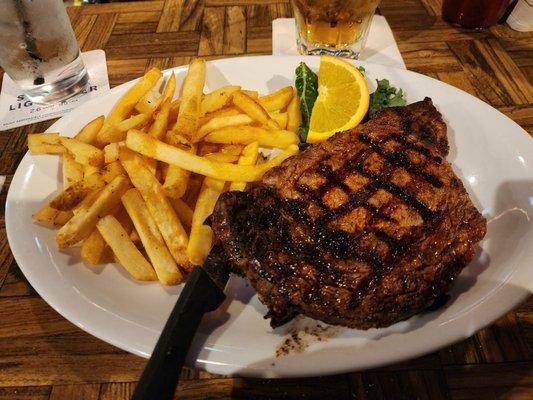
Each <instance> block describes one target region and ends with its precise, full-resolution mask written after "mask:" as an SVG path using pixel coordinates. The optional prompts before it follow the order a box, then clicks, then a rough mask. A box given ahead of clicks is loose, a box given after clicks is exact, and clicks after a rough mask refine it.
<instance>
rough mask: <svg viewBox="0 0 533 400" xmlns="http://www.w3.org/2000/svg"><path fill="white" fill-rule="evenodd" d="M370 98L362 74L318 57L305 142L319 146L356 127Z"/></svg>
mask: <svg viewBox="0 0 533 400" xmlns="http://www.w3.org/2000/svg"><path fill="white" fill-rule="evenodd" d="M369 100H370V94H369V92H368V86H367V84H366V79H365V77H364V76H363V74H362V73H361V72H360V71H359V70H358V69H357V67H355V66H354V65H353V64H351V63H349V62H348V61H345V60H343V59H341V58H338V57H333V56H326V55H324V56H321V57H320V70H319V71H318V98H317V99H316V102H315V105H314V107H313V112H312V114H311V122H310V127H309V134H308V136H307V141H308V142H309V143H317V142H322V141H324V140H326V139H327V138H329V137H330V136H332V135H333V134H335V133H337V132H341V131H345V130H348V129H352V128H353V127H355V126H357V125H358V124H359V123H360V122H361V120H362V119H363V118H364V117H365V115H366V113H367V111H368V103H369Z"/></svg>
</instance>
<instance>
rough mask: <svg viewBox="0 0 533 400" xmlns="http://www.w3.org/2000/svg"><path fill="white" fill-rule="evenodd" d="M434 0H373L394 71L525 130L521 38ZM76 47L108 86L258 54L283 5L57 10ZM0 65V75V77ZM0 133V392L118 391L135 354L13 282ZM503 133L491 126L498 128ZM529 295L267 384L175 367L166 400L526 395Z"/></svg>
mask: <svg viewBox="0 0 533 400" xmlns="http://www.w3.org/2000/svg"><path fill="white" fill-rule="evenodd" d="M440 8H441V0H383V2H382V4H381V6H380V12H381V13H382V14H383V15H385V17H386V18H387V20H388V21H389V23H390V25H391V27H392V30H393V32H394V35H395V38H396V40H397V42H398V45H399V48H400V50H401V53H402V55H403V57H404V59H405V62H406V64H407V67H408V68H409V69H411V70H414V71H418V72H421V73H423V74H426V75H429V76H431V77H434V78H437V79H440V80H442V81H444V82H447V83H449V84H451V85H454V86H456V87H458V88H461V89H463V90H465V91H467V92H469V93H471V94H473V95H474V96H477V97H479V98H480V99H482V100H484V101H486V102H488V103H489V104H491V105H493V106H494V107H496V108H497V109H499V110H501V111H502V112H503V113H505V114H506V115H508V116H509V117H510V118H512V119H513V120H515V121H516V122H517V123H518V124H520V125H521V126H522V127H523V128H524V129H525V130H526V131H528V132H529V134H530V135H531V134H533V90H532V86H531V82H532V80H533V79H532V78H533V52H532V49H533V34H531V33H519V32H515V31H513V30H511V29H510V28H508V27H507V26H504V25H498V26H495V27H493V28H491V29H490V30H485V31H481V32H471V31H466V30H462V29H458V28H455V27H452V26H450V25H448V24H446V23H445V22H443V21H442V20H441V18H440ZM68 12H69V16H70V18H71V20H72V23H73V26H74V30H75V32H76V35H77V37H78V39H79V42H80V45H81V48H82V50H92V49H99V48H102V49H104V50H105V51H106V54H107V60H108V70H109V78H110V83H111V86H115V85H118V84H120V83H123V82H126V81H128V80H130V79H133V78H136V77H138V76H139V75H140V74H142V73H143V72H144V71H145V70H147V69H148V68H150V67H151V66H158V67H160V68H168V67H172V66H177V65H181V64H184V63H187V62H188V61H189V60H190V59H191V57H193V56H196V55H200V56H203V57H206V58H219V57H227V56H236V55H244V54H270V53H271V51H272V48H271V35H272V30H271V22H272V20H273V19H274V18H278V17H289V16H291V14H292V11H291V7H290V3H289V2H288V0H286V1H284V0H165V1H163V0H161V1H140V2H131V3H110V4H102V5H91V6H83V7H76V8H70V9H68ZM1 75H2V72H1V71H0V79H1ZM52 122H53V121H47V122H41V123H37V124H34V125H30V126H26V127H22V128H17V129H13V130H11V131H7V132H0V175H5V176H6V182H5V184H4V186H3V188H2V189H1V192H0V400H23V399H24V400H29V399H32V400H34V399H43V400H46V399H50V400H77V399H83V400H85V399H87V400H93V399H94V400H125V399H128V398H129V397H130V395H131V393H132V389H133V388H134V385H135V382H136V381H137V379H138V377H139V374H140V372H141V370H142V369H143V367H144V364H145V360H143V359H141V358H139V357H136V356H133V355H130V354H128V353H125V352H124V351H121V350H118V349H117V348H115V347H113V346H111V345H109V344H107V343H104V342H102V341H100V340H98V339H96V338H94V337H92V336H91V335H89V334H87V333H85V332H83V331H81V330H80V329H78V328H77V327H75V326H74V325H73V324H71V323H70V322H68V321H66V320H65V319H64V318H62V317H61V316H60V315H59V314H57V313H56V312H55V311H54V310H52V309H51V308H50V306H48V305H47V304H46V303H45V302H44V301H43V300H42V299H41V298H40V297H39V296H38V295H37V294H36V293H35V291H34V290H33V289H32V288H31V286H30V285H29V284H28V282H27V281H26V280H25V279H24V276H23V275H22V273H21V271H20V269H19V268H18V266H17V264H16V262H15V261H14V260H13V256H12V254H11V252H10V250H9V245H8V243H7V238H6V231H5V219H4V208H5V199H6V193H7V189H8V187H9V184H10V182H11V178H12V176H13V173H14V172H15V169H16V167H17V165H18V163H19V161H20V160H21V158H22V156H23V155H24V153H25V152H26V150H27V147H26V134H27V133H28V132H31V131H43V130H45V129H46V128H47V127H48V126H49V125H50V124H51V123H52ZM504 134H505V132H502V135H504ZM532 323H533V301H531V299H530V301H528V302H526V303H525V304H523V305H521V306H520V307H519V308H517V309H516V310H515V311H513V312H511V313H509V314H508V315H506V316H504V317H503V318H501V319H500V320H498V321H497V322H496V323H494V324H493V325H492V326H490V327H488V328H486V329H483V330H482V331H480V332H478V333H477V334H475V335H474V336H472V337H471V338H469V339H467V340H465V341H463V342H460V343H457V344H455V345H453V346H451V347H448V348H446V349H443V350H441V351H439V352H436V353H432V354H429V355H426V356H424V357H421V358H418V359H415V360H411V361H408V362H404V363H402V364H396V365H392V366H388V367H386V368H380V369H376V370H369V371H364V372H357V373H350V374H343V375H336V376H329V377H318V378H312V379H311V378H309V379H291V380H277V381H269V380H262V379H240V378H229V377H224V376H215V375H211V374H208V373H205V372H202V371H197V370H191V369H187V370H185V371H183V374H182V380H181V382H180V384H179V388H178V391H177V393H176V398H177V399H208V398H209V399H229V398H236V399H248V398H249V399H278V398H280V399H281V398H287V399H288V398H304V399H456V400H467V399H531V398H533V359H532V355H531V348H530V345H531V343H532V339H533V328H532Z"/></svg>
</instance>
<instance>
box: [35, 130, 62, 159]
mask: <svg viewBox="0 0 533 400" xmlns="http://www.w3.org/2000/svg"><path fill="white" fill-rule="evenodd" d="M28 149H29V150H30V151H31V152H32V154H63V152H64V151H65V148H64V147H63V146H62V145H61V138H60V136H59V133H30V134H28Z"/></svg>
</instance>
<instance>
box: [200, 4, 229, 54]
mask: <svg viewBox="0 0 533 400" xmlns="http://www.w3.org/2000/svg"><path fill="white" fill-rule="evenodd" d="M225 18H226V9H225V8H224V7H207V8H206V9H205V10H204V17H203V20H202V21H203V23H202V31H201V34H200V43H199V47H198V55H199V56H206V55H211V54H222V49H223V46H224V23H225V22H224V21H225Z"/></svg>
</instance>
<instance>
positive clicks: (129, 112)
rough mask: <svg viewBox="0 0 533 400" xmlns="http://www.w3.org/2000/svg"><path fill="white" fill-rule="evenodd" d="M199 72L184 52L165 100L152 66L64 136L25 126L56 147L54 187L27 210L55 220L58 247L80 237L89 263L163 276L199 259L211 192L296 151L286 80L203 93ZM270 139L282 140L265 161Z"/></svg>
mask: <svg viewBox="0 0 533 400" xmlns="http://www.w3.org/2000/svg"><path fill="white" fill-rule="evenodd" d="M205 79H206V66H205V62H204V61H203V60H200V59H196V60H193V61H192V62H191V64H190V65H189V69H188V72H187V75H186V76H185V79H184V81H183V84H182V86H181V90H180V92H181V95H180V96H179V97H178V98H176V99H175V98H174V97H175V93H176V92H178V90H177V88H176V77H175V75H174V74H170V75H169V76H168V77H166V79H165V77H163V74H162V72H161V71H160V70H158V69H157V68H153V69H151V70H150V71H148V72H147V73H146V74H145V75H144V76H143V77H142V78H140V79H139V80H138V81H137V82H136V83H135V84H134V85H133V86H132V87H131V88H130V89H129V90H128V91H127V92H126V93H125V94H124V96H123V97H122V98H120V99H119V100H118V102H117V103H116V104H115V106H114V108H113V109H112V110H111V112H110V113H109V115H107V117H104V116H99V117H98V118H95V119H94V120H92V121H90V122H89V123H88V124H87V125H85V127H84V128H83V129H82V130H81V131H80V132H79V133H78V134H77V135H76V136H74V137H73V138H68V137H63V136H59V134H57V133H35V134H30V135H29V136H28V147H29V149H30V151H31V152H32V153H33V154H57V155H60V156H61V157H62V172H63V185H64V188H63V190H62V191H61V192H60V193H59V194H57V195H56V196H55V197H54V198H53V199H52V201H50V202H49V203H48V204H46V205H44V206H43V207H42V208H41V209H40V210H39V211H37V212H36V213H35V214H33V219H34V220H35V221H37V222H39V223H41V224H44V225H47V226H57V227H59V229H58V231H57V232H56V241H57V245H58V247H59V248H61V249H64V248H68V247H72V246H77V245H79V244H81V257H82V258H83V260H84V261H86V263H87V264H89V265H98V264H103V263H107V262H113V261H116V262H118V263H120V264H121V265H122V266H123V267H124V268H125V269H126V270H127V271H128V272H129V273H130V274H131V276H132V277H134V278H135V279H138V280H156V279H158V280H159V281H160V282H161V283H162V284H164V285H173V284H177V283H180V282H182V281H183V280H184V278H185V277H186V276H187V273H188V272H189V271H191V269H192V268H193V267H194V266H195V265H202V264H203V262H204V261H205V259H206V257H207V255H208V253H209V251H210V250H211V247H212V243H213V233H212V231H211V228H210V227H209V226H208V225H205V224H204V222H205V221H206V218H207V217H208V216H209V215H210V214H211V213H212V211H213V208H214V206H215V203H216V202H217V199H218V198H219V196H220V195H221V194H222V193H223V192H224V191H226V190H244V189H245V187H246V184H247V183H248V182H252V181H256V180H259V179H261V177H262V176H263V175H264V173H265V172H266V171H268V170H269V169H271V168H273V167H275V166H277V165H279V164H280V163H281V162H282V161H283V160H285V159H286V158H288V157H289V156H291V155H294V154H296V153H297V152H298V146H297V144H298V136H297V131H298V127H299V126H300V123H301V113H300V106H299V99H298V96H297V95H296V94H295V91H294V88H292V87H285V88H283V89H281V90H278V91H277V92H274V93H271V94H268V95H265V96H259V94H258V93H257V92H255V91H250V90H243V89H242V88H241V87H240V86H226V87H222V88H220V89H218V90H215V91H213V92H210V93H207V94H204V93H203V89H204V85H205ZM269 148H270V149H273V148H275V149H280V150H279V154H278V155H277V156H276V157H273V158H270V159H269V160H266V159H265V158H264V157H263V156H262V155H261V153H260V149H269Z"/></svg>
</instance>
